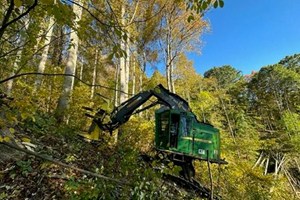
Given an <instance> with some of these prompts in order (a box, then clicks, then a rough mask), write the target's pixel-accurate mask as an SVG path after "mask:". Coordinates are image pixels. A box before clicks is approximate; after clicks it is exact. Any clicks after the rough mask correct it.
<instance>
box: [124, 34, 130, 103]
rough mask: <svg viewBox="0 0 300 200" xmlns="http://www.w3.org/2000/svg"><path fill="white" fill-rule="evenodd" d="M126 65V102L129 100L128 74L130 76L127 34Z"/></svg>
mask: <svg viewBox="0 0 300 200" xmlns="http://www.w3.org/2000/svg"><path fill="white" fill-rule="evenodd" d="M126 54H127V56H126V63H125V91H124V92H126V93H127V94H126V100H127V99H128V98H129V94H128V93H129V74H130V41H129V33H128V37H127V40H126Z"/></svg>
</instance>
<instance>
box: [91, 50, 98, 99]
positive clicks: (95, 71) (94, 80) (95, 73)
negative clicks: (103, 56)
mask: <svg viewBox="0 0 300 200" xmlns="http://www.w3.org/2000/svg"><path fill="white" fill-rule="evenodd" d="M97 65H98V49H96V53H95V62H94V71H93V82H92V88H91V99H92V98H93V97H94V93H95V86H94V85H95V84H96V79H97Z"/></svg>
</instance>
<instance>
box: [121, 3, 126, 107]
mask: <svg viewBox="0 0 300 200" xmlns="http://www.w3.org/2000/svg"><path fill="white" fill-rule="evenodd" d="M124 15H125V6H124V4H122V8H121V24H125V16H124ZM120 43H121V44H120V46H121V49H122V50H125V48H126V45H125V41H124V40H123V38H121V41H120ZM119 69H120V90H121V91H120V104H121V103H123V102H124V101H126V100H127V95H126V94H125V93H124V92H126V89H127V88H126V60H125V57H121V58H120V68H119Z"/></svg>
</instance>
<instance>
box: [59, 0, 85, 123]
mask: <svg viewBox="0 0 300 200" xmlns="http://www.w3.org/2000/svg"><path fill="white" fill-rule="evenodd" d="M79 3H80V2H79ZM73 11H74V13H75V15H76V18H75V28H77V27H78V25H77V22H78V21H79V20H80V19H81V14H82V8H81V7H79V6H76V5H75V4H73ZM70 40H71V41H72V42H73V45H71V48H70V49H69V55H68V58H67V65H66V68H65V74H70V75H75V71H76V62H77V51H78V43H79V38H78V35H77V33H76V32H75V31H72V32H71V34H70ZM73 85H74V77H71V76H65V78H64V83H63V90H62V93H61V95H60V97H59V100H58V105H57V108H56V119H57V120H58V122H63V121H65V120H66V119H65V118H66V116H65V114H66V110H67V108H68V107H69V104H70V101H71V95H72V90H73Z"/></svg>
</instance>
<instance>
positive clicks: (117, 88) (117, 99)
mask: <svg viewBox="0 0 300 200" xmlns="http://www.w3.org/2000/svg"><path fill="white" fill-rule="evenodd" d="M119 68H120V66H119V65H117V67H116V75H115V83H116V84H115V101H114V102H115V107H117V106H118V105H119V73H120V69H119Z"/></svg>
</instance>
